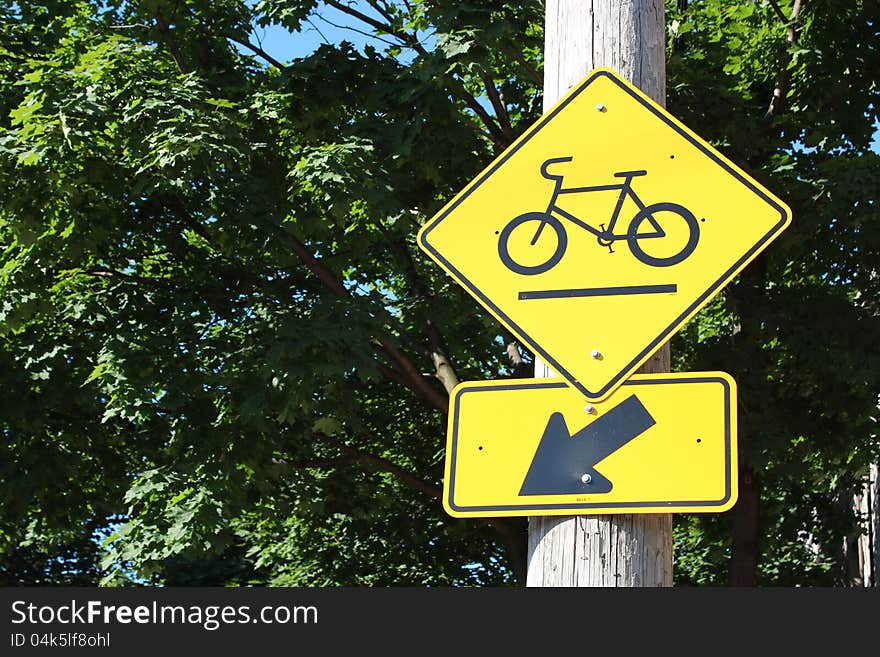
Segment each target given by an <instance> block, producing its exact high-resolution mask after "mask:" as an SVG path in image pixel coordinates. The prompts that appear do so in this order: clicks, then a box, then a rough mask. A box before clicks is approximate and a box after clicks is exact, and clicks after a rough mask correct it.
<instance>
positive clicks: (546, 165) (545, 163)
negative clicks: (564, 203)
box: [541, 157, 574, 180]
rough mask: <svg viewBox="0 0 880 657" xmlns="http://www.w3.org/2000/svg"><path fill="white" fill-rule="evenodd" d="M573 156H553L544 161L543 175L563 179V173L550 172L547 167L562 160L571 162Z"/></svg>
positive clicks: (547, 177) (542, 166) (548, 177)
mask: <svg viewBox="0 0 880 657" xmlns="http://www.w3.org/2000/svg"><path fill="white" fill-rule="evenodd" d="M573 159H574V158H573V157H551V158H550V159H548V160H545V161H544V164H542V165H541V175H542V176H544V177H545V178H546V179H547V180H562V178H563V176H562V174H555V173H550V172H549V171H547V167H549V166H550V165H551V164H559V163H561V162H571V161H572V160H573Z"/></svg>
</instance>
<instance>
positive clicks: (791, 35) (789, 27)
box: [764, 0, 801, 121]
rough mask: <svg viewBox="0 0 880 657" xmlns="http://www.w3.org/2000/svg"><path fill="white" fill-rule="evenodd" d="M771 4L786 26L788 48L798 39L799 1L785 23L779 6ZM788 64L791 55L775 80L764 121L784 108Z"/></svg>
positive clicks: (788, 84)
mask: <svg viewBox="0 0 880 657" xmlns="http://www.w3.org/2000/svg"><path fill="white" fill-rule="evenodd" d="M771 4H772V5H773V8H774V9H775V10H776V13H777V14H778V15H779V16H780V18H781V20H782V21H783V23H785V24H786V29H785V41H786V42H787V43H788V45H789V46H791V45H793V44H795V43H796V42H797V38H798V31H797V29H796V28H795V21H796V20H797V18H798V16H799V15H800V13H801V0H794V6H793V7H792V9H791V16H790V17H789V18H788V20H787V21H786V20H785V14H783V13H782V10H781V9H780V8H779V5H778V4H776V2H771ZM790 63H791V55H790V54H789V55H788V56H787V57H786V58H785V63H784V66H783V69H782V72H781V73H780V74H779V77H778V79H777V80H776V85H775V86H774V88H773V97H772V98H771V99H770V106H769V107H768V108H767V111H766V112H765V113H764V119H765V120H766V121H770V120H772V119H773V118H774V117H776V116H779V114H781V113H782V110H783V107H784V106H785V99H786V97H787V96H788V89H789V87H790V86H791V70H790V69H789V67H788V65H789V64H790Z"/></svg>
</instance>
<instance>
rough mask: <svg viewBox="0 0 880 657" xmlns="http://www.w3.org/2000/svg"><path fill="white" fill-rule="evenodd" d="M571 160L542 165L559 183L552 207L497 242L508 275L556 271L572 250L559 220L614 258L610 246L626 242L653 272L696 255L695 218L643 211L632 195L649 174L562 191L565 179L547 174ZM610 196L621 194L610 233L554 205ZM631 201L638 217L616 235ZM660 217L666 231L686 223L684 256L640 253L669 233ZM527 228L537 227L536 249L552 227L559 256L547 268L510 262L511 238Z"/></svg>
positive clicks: (663, 207) (664, 206)
mask: <svg viewBox="0 0 880 657" xmlns="http://www.w3.org/2000/svg"><path fill="white" fill-rule="evenodd" d="M572 159H573V158H572V157H553V158H550V159H548V160H546V161H545V162H544V164H542V165H541V175H542V176H543V177H544V178H547V179H548V180H552V181H554V183H555V185H554V188H553V196H552V197H551V198H550V203H549V204H548V205H547V209H546V210H545V211H544V212H526V213H525V214H521V215H519V216H518V217H515V218H514V219H512V220H511V221H510V223H508V224H507V225H506V226H505V227H504V228H503V229H502V231H501V234H500V237H499V238H498V255H499V256H500V257H501V262H503V263H504V265H505V266H506V267H507V268H508V269H510V270H511V271H513V272H516V273H517V274H524V275H527V276H530V275H534V274H543V273H544V272H546V271H548V270H549V269H551V268H553V267H554V266H555V265H556V264H557V263H558V262H559V261H560V260H561V259H562V256H563V255H565V250H566V248H567V247H568V236H567V235H566V233H565V227H564V226H563V225H562V221H561V220H560V219H559V218H557V217H562V218H563V219H568V220H569V221H571V222H573V223H574V224H576V225H577V226H580V227H581V228H583V229H584V230H587V231H589V232H590V233H592V234H593V235H595V236H596V241H597V242H598V243H599V245H600V246H604V247H608V250H609V251H611V252H612V253H613V249H612V248H611V245H612V244H614V242H617V241H619V240H626V243H627V245H628V246H629V250H630V251H632V254H633V255H634V256H635V257H636V258H637V259H638V260H639V261H641V262H643V263H645V264H646V265H651V266H653V267H669V266H671V265H675V264H678V263H679V262H681V261H682V260H684V259H685V258H687V257H688V256H689V255H690V254H691V253H693V252H694V249H695V248H696V247H697V242H698V241H699V239H700V225H699V224H698V223H697V219H696V217H694V215H693V213H692V212H691V211H690V210H688V209H687V208H686V207H684V206H683V205H679V204H678V203H669V202H661V203H653V204H651V205H645V204H644V203H643V202H642V200H641V199H640V198H639V196H638V195H637V194H636V193H635V190H633V187H632V185H633V182H632V181H633V179H634V178H637V177H639V176H646V175H648V172H647V171H618V172H617V173H615V174H614V177H615V178H623V182H622V183H620V184H614V185H595V186H590V187H563V186H562V179H563V176H562V175H561V174H553V173H550V172H549V171H548V170H547V169H548V167H550V166H552V165H554V164H559V163H562V162H571V161H572ZM607 191H619V192H620V195H619V196H618V198H617V205H616V206H615V208H614V213H613V214H612V215H611V219H609V220H608V222H607V224H608V227H607V228H606V227H605V224H604V223H602V224H599V228H598V229H597V228H595V227H594V226H591V225H590V224H588V223H586V222H584V221H581V220H580V219H578V218H577V217H575V216H574V215H572V214H570V213H568V212H566V211H565V210H563V209H562V208H560V207H559V206H558V205H556V201H557V199H558V198H559V197H560V196H561V195H563V194H587V193H590V192H607ZM627 197H629V198H631V199H632V200H633V201H634V202H635V204H636V206H637V207H638V212H636V214H635V216H634V217H633V218H632V220H631V221H630V223H629V227H628V228H627V230H626V232H625V233H615V232H614V227H615V226H616V225H617V220H618V218H619V217H620V210H621V208H622V207H623V202H624V201H625V200H626V199H627ZM661 213H662V217H663V222H664V223H665V224H666V226H667V228H671V227H672V225H671V224H670V222H679V221H680V220H683V221H684V223H685V226H686V228H687V231H688V233H687V234H688V239H687V242H686V243H685V245H684V247H683V248H682V249H681V250H679V251H677V252H675V253H673V254H671V255H668V254H666V255H663V256H654V255H651V254H650V253H647V252H646V251H645V249H643V248H642V244H641V242H642V241H645V240H647V241H649V242H650V241H651V240H659V239H662V238H664V237H666V236H667V232H666V231H664V230H663V228H662V227H661V225H660V221H659V220H658V218H657V217H656V216H655V215H660V214H661ZM529 222H537V228H536V230H535V235H534V237H532V239H531V242H530V243H529V245H530V246H535V245H536V244H537V243H538V238H539V237H540V236H541V233H542V231H543V230H544V227H545V226H550V227H551V228H552V229H553V231H554V232H555V233H556V250H555V251H554V252H553V255H551V256H550V258H549V259H548V260H546V261H545V262H543V263H540V264H536V265H535V264H529V265H524V264H520V263H519V262H517V261H516V260H514V258H513V256H511V254H510V250H509V247H508V245H509V241H510V237H511V235H512V234H513V232H514V231H515V230H516V229H517V228H519V227H520V226H523V225H524V224H528V223H529ZM646 223H647V225H645V226H643V224H646ZM526 234H527V233H526ZM655 244H656V243H655Z"/></svg>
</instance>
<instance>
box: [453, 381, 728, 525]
mask: <svg viewBox="0 0 880 657" xmlns="http://www.w3.org/2000/svg"><path fill="white" fill-rule="evenodd" d="M451 399H452V406H451V408H450V411H449V428H448V432H447V445H446V476H445V480H444V492H443V506H444V508H445V509H446V511H447V512H448V513H449V514H451V515H453V516H459V517H468V516H523V515H572V514H584V513H589V514H594V513H597V514H601V513H671V512H674V511H675V512H706V511H714V512H720V511H725V510H727V509H729V508H730V507H732V506H733V505H734V503H735V502H736V497H737V481H736V472H737V470H736V466H737V458H736V384H735V383H734V381H733V379H732V378H730V376H729V375H727V374H725V373H724V372H692V373H688V374H655V375H640V374H637V375H635V376H633V377H631V378H630V379H628V380H627V381H626V382H625V383H624V384H623V385H622V386H620V387H619V388H618V389H617V390H616V391H615V392H614V393H613V394H612V395H611V396H609V397H608V398H607V399H606V400H604V401H601V402H595V403H593V404H588V405H586V406H585V404H584V399H583V397H582V396H581V395H580V394H579V393H578V392H577V391H575V390H573V389H572V388H571V387H570V386H568V385H567V384H566V383H563V382H562V381H560V380H559V379H556V380H555V381H554V380H552V379H516V380H510V381H482V382H477V383H464V384H461V385H459V386H457V387H456V388H455V389H454V390H453V391H452V395H451Z"/></svg>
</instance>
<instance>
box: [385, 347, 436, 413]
mask: <svg viewBox="0 0 880 657" xmlns="http://www.w3.org/2000/svg"><path fill="white" fill-rule="evenodd" d="M373 345H374V346H375V347H376V349H377V350H378V351H379V352H380V353H381V354H382V355H383V356H385V358H387V359H388V360H389V361H391V362H392V363H393V364H394V365H395V367H396V369H397V371H398V372H400V373H401V374H402V375H403V376H404V377H405V379H406V381H407V386H408V387H409V388H412V389H413V390H414V391H415V392H417V393H418V394H420V395H421V396H422V397H424V398H425V399H427V400H428V401H429V402H431V404H432V405H433V406H434V407H435V408H437V409H439V410H441V411H443V412H444V413H448V412H449V397H448V396H446V395H443V394H441V393H440V391H439V390H437V389H436V388H435V387H434V386H432V385H431V384H430V383H429V382H428V381H427V380H426V379H425V377H424V376H423V375H422V373H421V372H419V371H418V370H417V369H416V367H415V366H414V365H413V364H412V362H411V361H410V360H409V359H408V358H407V357H406V356H405V355H404V354H403V352H401V351H400V350H399V349H398V348H397V347H395V346H393V345H390V344H388V343H387V342H383V341H381V340H374V342H373Z"/></svg>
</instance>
